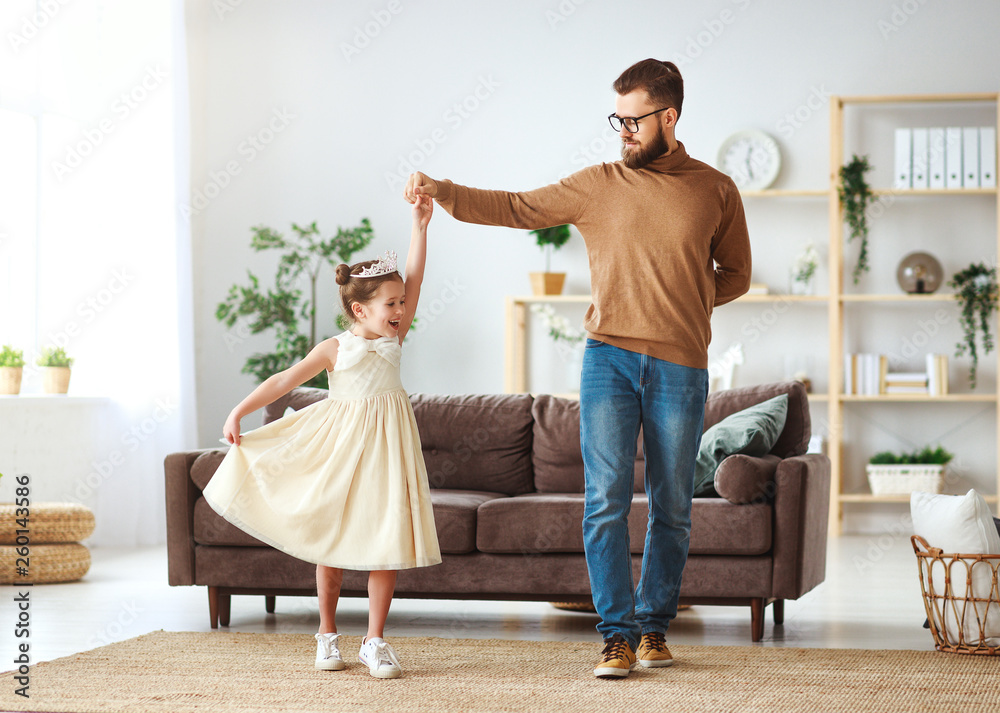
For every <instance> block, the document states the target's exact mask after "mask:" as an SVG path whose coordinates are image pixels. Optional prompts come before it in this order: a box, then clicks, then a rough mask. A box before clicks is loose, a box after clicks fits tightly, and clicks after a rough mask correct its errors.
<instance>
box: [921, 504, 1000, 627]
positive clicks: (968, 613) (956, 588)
mask: <svg viewBox="0 0 1000 713" xmlns="http://www.w3.org/2000/svg"><path fill="white" fill-rule="evenodd" d="M910 515H911V517H912V518H913V532H914V534H916V535H919V536H920V537H922V538H923V539H924V540H926V541H927V544H928V545H929V546H931V547H937V548H939V549H941V550H942V551H943V552H944V553H945V554H962V555H978V554H983V555H1000V534H997V529H996V525H994V523H993V516H992V515H991V514H990V508H989V506H988V505H987V504H986V501H985V500H984V499H983V496H982V495H980V494H979V493H977V492H976V491H975V490H970V491H969V492H968V493H966V494H965V495H935V494H932V493H912V494H911V495H910ZM945 561H946V562H953V561H952V560H951V559H946V560H945ZM994 564H995V563H994ZM971 569H972V572H971V583H972V592H971V595H972V596H973V597H977V598H982V599H988V598H989V597H990V592H991V589H992V584H993V569H992V567H991V566H990V562H988V561H987V562H977V563H975V564H974V565H973V566H972V568H971ZM969 574H970V573H969V568H968V567H967V566H966V565H965V564H963V562H961V561H954V562H953V563H952V564H951V572H950V579H951V583H950V592H948V590H947V589H946V585H945V576H946V572H945V569H944V566H943V565H942V563H941V562H940V561H935V562H934V563H933V565H932V567H931V569H930V572H929V577H930V582H929V583H928V586H929V587H930V588H931V590H932V591H933V593H934V594H935V595H937V596H943V595H945V594H947V593H950V595H951V596H952V597H953V598H954V599H955V606H954V607H952V606H944V607H942V610H941V611H940V612H934V614H935V619H937V618H939V615H940V616H943V618H944V621H943V622H941V621H937V622H936V623H937V625H938V626H939V627H940V626H941V625H942V623H943V625H944V629H945V631H946V632H947V635H948V638H949V639H950V640H951V642H952V643H957V642H958V641H959V634H960V633H961V634H963V639H962V640H963V641H964V643H966V644H967V645H969V646H976V645H978V644H979V643H980V642H979V620H985V621H984V628H983V631H984V633H985V635H986V637H987V639H986V641H984V642H982V643H984V644H985V645H987V646H1000V605H998V604H996V603H992V604H987V603H985V602H979V603H976V604H975V606H966V604H965V602H964V599H965V596H966V592H967V591H968V586H969V581H970V577H969ZM994 599H996V594H995V593H994Z"/></svg>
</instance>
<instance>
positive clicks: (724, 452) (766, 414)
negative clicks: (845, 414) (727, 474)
mask: <svg viewBox="0 0 1000 713" xmlns="http://www.w3.org/2000/svg"><path fill="white" fill-rule="evenodd" d="M787 415H788V394H781V395H780V396H775V397H774V398H773V399H768V400H767V401H764V402H763V403H759V404H756V405H754V406H751V407H749V408H745V409H743V410H742V411H737V412H736V413H734V414H731V415H729V416H727V417H726V418H724V419H722V420H721V421H719V422H718V423H717V424H715V425H714V426H712V427H711V428H709V429H708V430H707V431H705V433H704V434H702V437H701V448H699V449H698V461H697V463H696V464H695V468H694V495H695V497H713V496H716V495H717V493H716V492H715V470H716V469H717V468H718V467H719V464H720V463H722V461H724V460H725V459H726V458H727V457H729V456H731V455H734V454H736V453H742V454H744V455H748V456H764V455H767V454H768V453H769V452H770V451H771V449H772V448H773V447H774V444H775V443H777V442H778V436H780V435H781V431H782V430H783V429H784V428H785V418H786V417H787Z"/></svg>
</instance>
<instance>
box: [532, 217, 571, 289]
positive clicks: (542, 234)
mask: <svg viewBox="0 0 1000 713" xmlns="http://www.w3.org/2000/svg"><path fill="white" fill-rule="evenodd" d="M531 234H532V235H534V236H535V238H536V240H537V241H538V247H540V248H541V249H542V250H544V251H545V272H530V273H528V276H529V277H530V278H531V289H532V291H533V292H534V293H535V294H536V295H558V294H561V293H562V289H563V283H565V281H566V273H565V272H550V271H549V270H550V266H551V265H550V264H551V262H552V251H553V250H558V249H559V248H561V247H562V246H563V245H565V244H566V241H567V240H569V236H570V233H569V226H568V225H554V226H552V227H551V228H539V229H538V230H532V231H531Z"/></svg>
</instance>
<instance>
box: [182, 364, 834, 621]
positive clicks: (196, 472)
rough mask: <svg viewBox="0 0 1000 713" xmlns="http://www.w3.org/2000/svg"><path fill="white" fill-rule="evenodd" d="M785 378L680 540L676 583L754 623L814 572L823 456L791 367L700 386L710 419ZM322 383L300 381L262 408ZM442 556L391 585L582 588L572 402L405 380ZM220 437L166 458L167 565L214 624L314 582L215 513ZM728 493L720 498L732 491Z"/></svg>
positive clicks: (432, 594)
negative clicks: (413, 388) (203, 597)
mask: <svg viewBox="0 0 1000 713" xmlns="http://www.w3.org/2000/svg"><path fill="white" fill-rule="evenodd" d="M781 393H787V394H788V396H789V402H788V416H787V420H786V424H785V428H784V430H783V431H782V434H781V436H780V437H779V439H778V442H777V443H776V444H775V446H774V448H773V449H772V451H771V454H769V455H767V456H764V457H762V458H753V457H750V456H745V455H734V456H730V457H728V458H727V459H726V460H725V461H723V463H722V465H721V466H720V467H719V470H718V472H717V474H716V487H717V489H718V490H719V492H721V493H724V494H725V495H726V497H713V498H695V501H694V506H693V511H692V529H691V542H690V556H689V559H688V562H687V566H686V568H685V570H684V578H683V583H682V585H681V601H682V603H688V604H719V605H749V606H750V608H751V636H752V639H753V641H759V640H760V639H761V638H762V636H763V631H764V609H765V607H766V606H767V605H768V604H771V603H773V604H774V620H775V623H776V624H780V623H782V619H783V615H784V611H783V603H784V600H786V599H797V598H798V597H800V596H802V595H803V594H805V593H806V592H808V591H809V590H810V589H812V588H813V587H815V586H816V585H818V584H820V583H821V582H822V581H823V579H824V577H825V570H826V537H827V516H828V512H829V508H828V504H829V497H830V462H829V459H828V458H826V456H823V455H816V454H809V455H805V451H806V447H807V444H808V442H809V435H810V419H809V405H808V402H807V399H806V393H805V389H804V388H803V386H802V384H800V383H798V382H785V383H779V384H767V385H762V386H755V387H746V388H740V389H733V390H730V391H723V392H718V393H714V394H711V395H710V396H709V398H708V403H707V405H706V416H705V427H706V428H708V427H709V426H711V425H713V424H714V423H717V422H718V421H720V420H721V419H722V418H724V417H726V416H728V415H729V414H731V413H735V412H736V411H739V410H742V409H744V408H746V407H747V406H750V405H752V404H756V403H760V402H762V401H765V400H767V399H769V398H772V397H774V396H777V395H778V394H781ZM325 397H326V392H325V391H322V390H319V389H307V388H298V389H295V390H293V391H292V392H291V393H289V394H288V395H286V396H285V397H283V398H282V399H279V400H278V401H276V402H275V403H273V404H271V405H270V406H268V407H267V409H266V410H265V417H264V420H265V422H270V421H272V420H274V419H276V418H279V417H280V416H281V415H282V414H283V413H285V410H286V408H292V409H300V408H303V407H305V406H308V405H309V404H311V403H314V402H315V401H316V400H318V399H322V398H325ZM411 402H412V404H413V410H414V413H415V415H416V419H417V425H418V427H419V430H420V437H421V443H422V448H423V453H424V459H425V462H426V464H427V472H428V477H429V480H430V485H431V499H432V501H433V505H434V515H435V520H436V527H437V533H438V539H439V542H440V546H441V552H442V557H443V562H442V563H441V564H439V565H436V566H433V567H424V568H418V569H411V570H404V571H401V572H400V573H399V577H398V580H397V585H396V596H397V597H418V598H440V599H487V600H490V599H492V600H501V599H510V600H535V601H558V602H588V601H589V600H590V584H589V579H588V576H587V565H586V561H585V558H584V554H583V534H582V526H581V523H582V519H583V460H582V456H581V452H580V435H579V404H578V403H577V402H575V401H571V400H566V399H560V398H556V397H552V396H537V397H532V396H531V395H528V394H512V395H477V396H429V395H422V394H414V395H412V396H411ZM225 452H226V449H225V448H216V449H210V450H199V451H191V452H187V453H173V454H171V455H169V456H167V458H166V461H165V471H166V508H167V537H168V540H167V542H168V555H169V581H170V584H171V585H202V586H207V587H208V594H209V616H210V619H211V625H212V627H213V628H215V627H216V626H218V624H219V623H220V622H221V623H222V625H223V626H228V624H229V609H230V597H231V596H232V595H233V594H254V595H264V596H265V598H266V599H265V601H266V610H267V611H268V612H273V611H274V602H275V597H276V596H286V595H289V596H290V595H296V596H310V595H312V596H315V594H316V584H315V566H314V565H311V564H309V563H306V562H303V561H300V560H297V559H294V558H292V557H290V556H288V555H286V554H284V553H283V552H280V551H278V550H275V549H273V548H271V547H269V546H266V545H264V544H263V543H261V542H259V541H258V540H255V539H254V538H252V537H250V536H249V535H247V534H245V533H243V532H242V531H240V530H238V529H237V528H235V527H233V526H232V525H230V524H229V523H228V522H226V521H225V520H224V519H222V518H221V517H219V516H218V515H216V513H215V512H214V511H213V510H212V509H211V508H210V507H209V505H208V503H206V502H205V499H204V498H203V497H202V496H201V492H202V489H203V488H204V487H205V486H206V485H207V483H208V481H209V480H210V479H211V477H212V474H213V473H214V472H215V470H216V468H217V467H218V465H219V463H220V461H221V460H222V458H223V456H224V455H225ZM643 467H644V463H643V457H642V448H641V436H640V447H639V448H638V449H637V457H636V464H635V473H636V477H635V496H634V498H633V501H632V505H633V506H632V511H631V514H630V517H629V533H630V541H631V550H632V552H633V558H632V563H633V568H634V570H635V574H636V577H637V576H638V572H639V567H640V564H641V560H642V548H643V544H644V540H645V531H646V517H647V503H646V496H645V494H644V492H643V485H642V472H643ZM727 498H728V499H727ZM366 582H367V573H365V572H351V571H348V572H345V574H344V582H343V590H342V592H343V595H344V596H362V597H363V596H366V591H367V590H366Z"/></svg>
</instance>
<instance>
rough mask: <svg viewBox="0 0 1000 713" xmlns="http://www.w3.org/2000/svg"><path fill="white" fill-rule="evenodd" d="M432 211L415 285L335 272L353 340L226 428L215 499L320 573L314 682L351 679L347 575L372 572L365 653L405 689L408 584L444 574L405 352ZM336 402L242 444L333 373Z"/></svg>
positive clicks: (376, 268)
mask: <svg viewBox="0 0 1000 713" xmlns="http://www.w3.org/2000/svg"><path fill="white" fill-rule="evenodd" d="M432 212H433V203H432V201H431V199H429V198H427V199H425V200H422V201H420V202H418V203H417V204H416V205H414V207H413V229H412V236H411V239H410V251H409V255H408V256H407V262H406V280H405V282H404V280H403V278H401V277H400V275H399V273H398V272H397V271H396V255H395V253H390V252H386V254H385V256H384V257H383V258H381V259H379V260H369V261H366V262H360V263H358V264H356V265H353V266H351V267H348V266H347V265H343V264H342V265H339V266H338V267H337V284H338V285H340V297H341V302H342V303H343V308H344V311H345V312H346V313H347V316H348V318H349V319H350V320H351V323H352V326H351V329H350V331H347V332H344V333H343V334H341V335H339V336H337V337H333V338H331V339H327V340H325V341H323V342H321V343H320V344H317V345H316V347H315V348H314V349H313V350H312V351H311V352H309V354H308V355H307V356H306V357H305V358H304V359H303V360H302V361H300V362H299V363H298V364H295V365H294V366H292V367H290V368H289V369H286V370H285V371H282V372H279V373H277V374H275V375H274V376H272V377H270V378H269V379H267V380H266V381H264V383H262V384H261V385H260V386H258V387H257V388H256V389H255V390H254V391H253V392H252V393H251V394H250V395H249V396H247V398H245V399H244V400H243V401H242V402H241V403H240V404H239V405H238V406H237V407H236V408H235V409H233V411H232V413H230V414H229V418H228V419H227V421H226V425H225V428H224V429H223V433H224V435H225V437H226V440H225V441H224V442H227V443H232V444H234V447H233V448H231V449H230V450H229V452H228V453H227V454H226V457H225V459H224V460H223V461H222V464H221V465H220V466H219V469H218V470H217V471H216V473H215V475H214V476H213V477H212V480H211V482H210V483H209V484H208V486H207V487H206V488H205V491H204V495H205V499H206V500H207V501H208V503H209V504H210V505H211V506H212V507H213V508H214V509H215V510H216V512H218V513H219V514H220V515H222V516H223V517H224V518H226V519H227V520H229V521H230V522H231V523H233V524H234V525H236V526H237V527H239V528H241V529H242V530H245V531H246V532H248V533H250V534H251V535H253V536H254V537H256V538H258V539H260V540H262V541H263V542H266V543H268V544H270V545H272V546H273V547H276V548H278V549H280V550H283V551H285V552H287V553H288V554H290V555H292V556H294V557H297V558H299V559H303V560H306V561H309V562H315V563H316V592H317V594H318V596H319V612H320V621H319V633H318V634H316V641H317V652H316V668H320V669H325V670H331V671H339V670H341V669H343V668H344V667H345V665H344V661H343V659H342V658H341V655H340V650H339V648H338V644H337V640H338V639H339V637H340V635H339V634H338V633H337V624H336V620H335V617H336V613H337V600H338V598H339V596H340V584H341V581H342V579H343V570H344V569H356V570H369V575H368V596H369V609H368V632H367V634H366V636H365V638H364V639H363V641H362V644H361V650H360V651H359V652H358V659H359V660H360V661H361V662H362V663H364V664H366V665H367V666H368V668H369V671H370V672H371V674H372V675H373V676H375V677H377V678H396V677H397V676H399V675H400V673H401V672H402V671H401V668H400V663H399V659H398V657H397V656H396V653H395V651H393V649H392V647H391V646H389V644H387V643H386V642H385V641H384V640H383V638H382V636H383V633H384V632H383V628H384V626H385V620H386V616H387V615H388V613H389V605H390V603H391V602H392V594H393V591H394V589H395V586H396V570H399V569H407V568H410V567H426V566H429V565H434V564H438V563H439V562H441V554H440V551H439V549H438V542H437V534H436V532H435V529H434V514H433V512H432V510H431V502H430V492H429V490H428V486H427V471H426V469H425V467H424V460H423V456H422V455H421V452H420V438H419V435H418V433H417V424H416V421H415V419H414V416H413V409H412V408H411V406H410V401H409V398H408V397H407V395H406V391H404V390H403V385H402V384H401V383H400V380H399V357H400V352H401V349H400V345H401V344H402V341H403V337H404V336H406V332H407V330H408V329H409V328H410V323H411V322H412V321H413V315H414V312H415V310H416V308H417V298H418V297H419V295H420V283H421V281H422V279H423V273H424V259H425V255H426V247H427V224H428V223H429V222H430V219H431V214H432ZM324 370H325V371H326V372H327V376H328V377H329V380H330V394H329V398H327V399H325V400H323V401H320V402H317V403H315V404H312V405H310V406H308V407H306V408H304V409H300V410H299V411H296V412H295V413H293V414H289V415H287V416H285V417H283V418H281V419H278V420H277V421H273V422H271V423H269V424H267V425H265V426H262V427H261V428H258V429H256V430H254V431H250V432H249V433H246V434H243V436H242V438H241V436H240V419H241V418H242V417H243V416H246V415H247V414H249V413H252V412H253V411H256V410H257V409H259V408H262V407H263V406H265V405H267V404H269V403H271V402H272V401H274V400H275V399H277V398H279V397H280V396H282V395H284V394H286V393H288V392H289V391H291V390H292V389H293V388H294V387H296V386H298V385H300V384H302V383H303V382H306V381H308V380H309V379H311V378H312V377H314V376H315V375H316V374H318V373H319V372H321V371H324Z"/></svg>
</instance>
